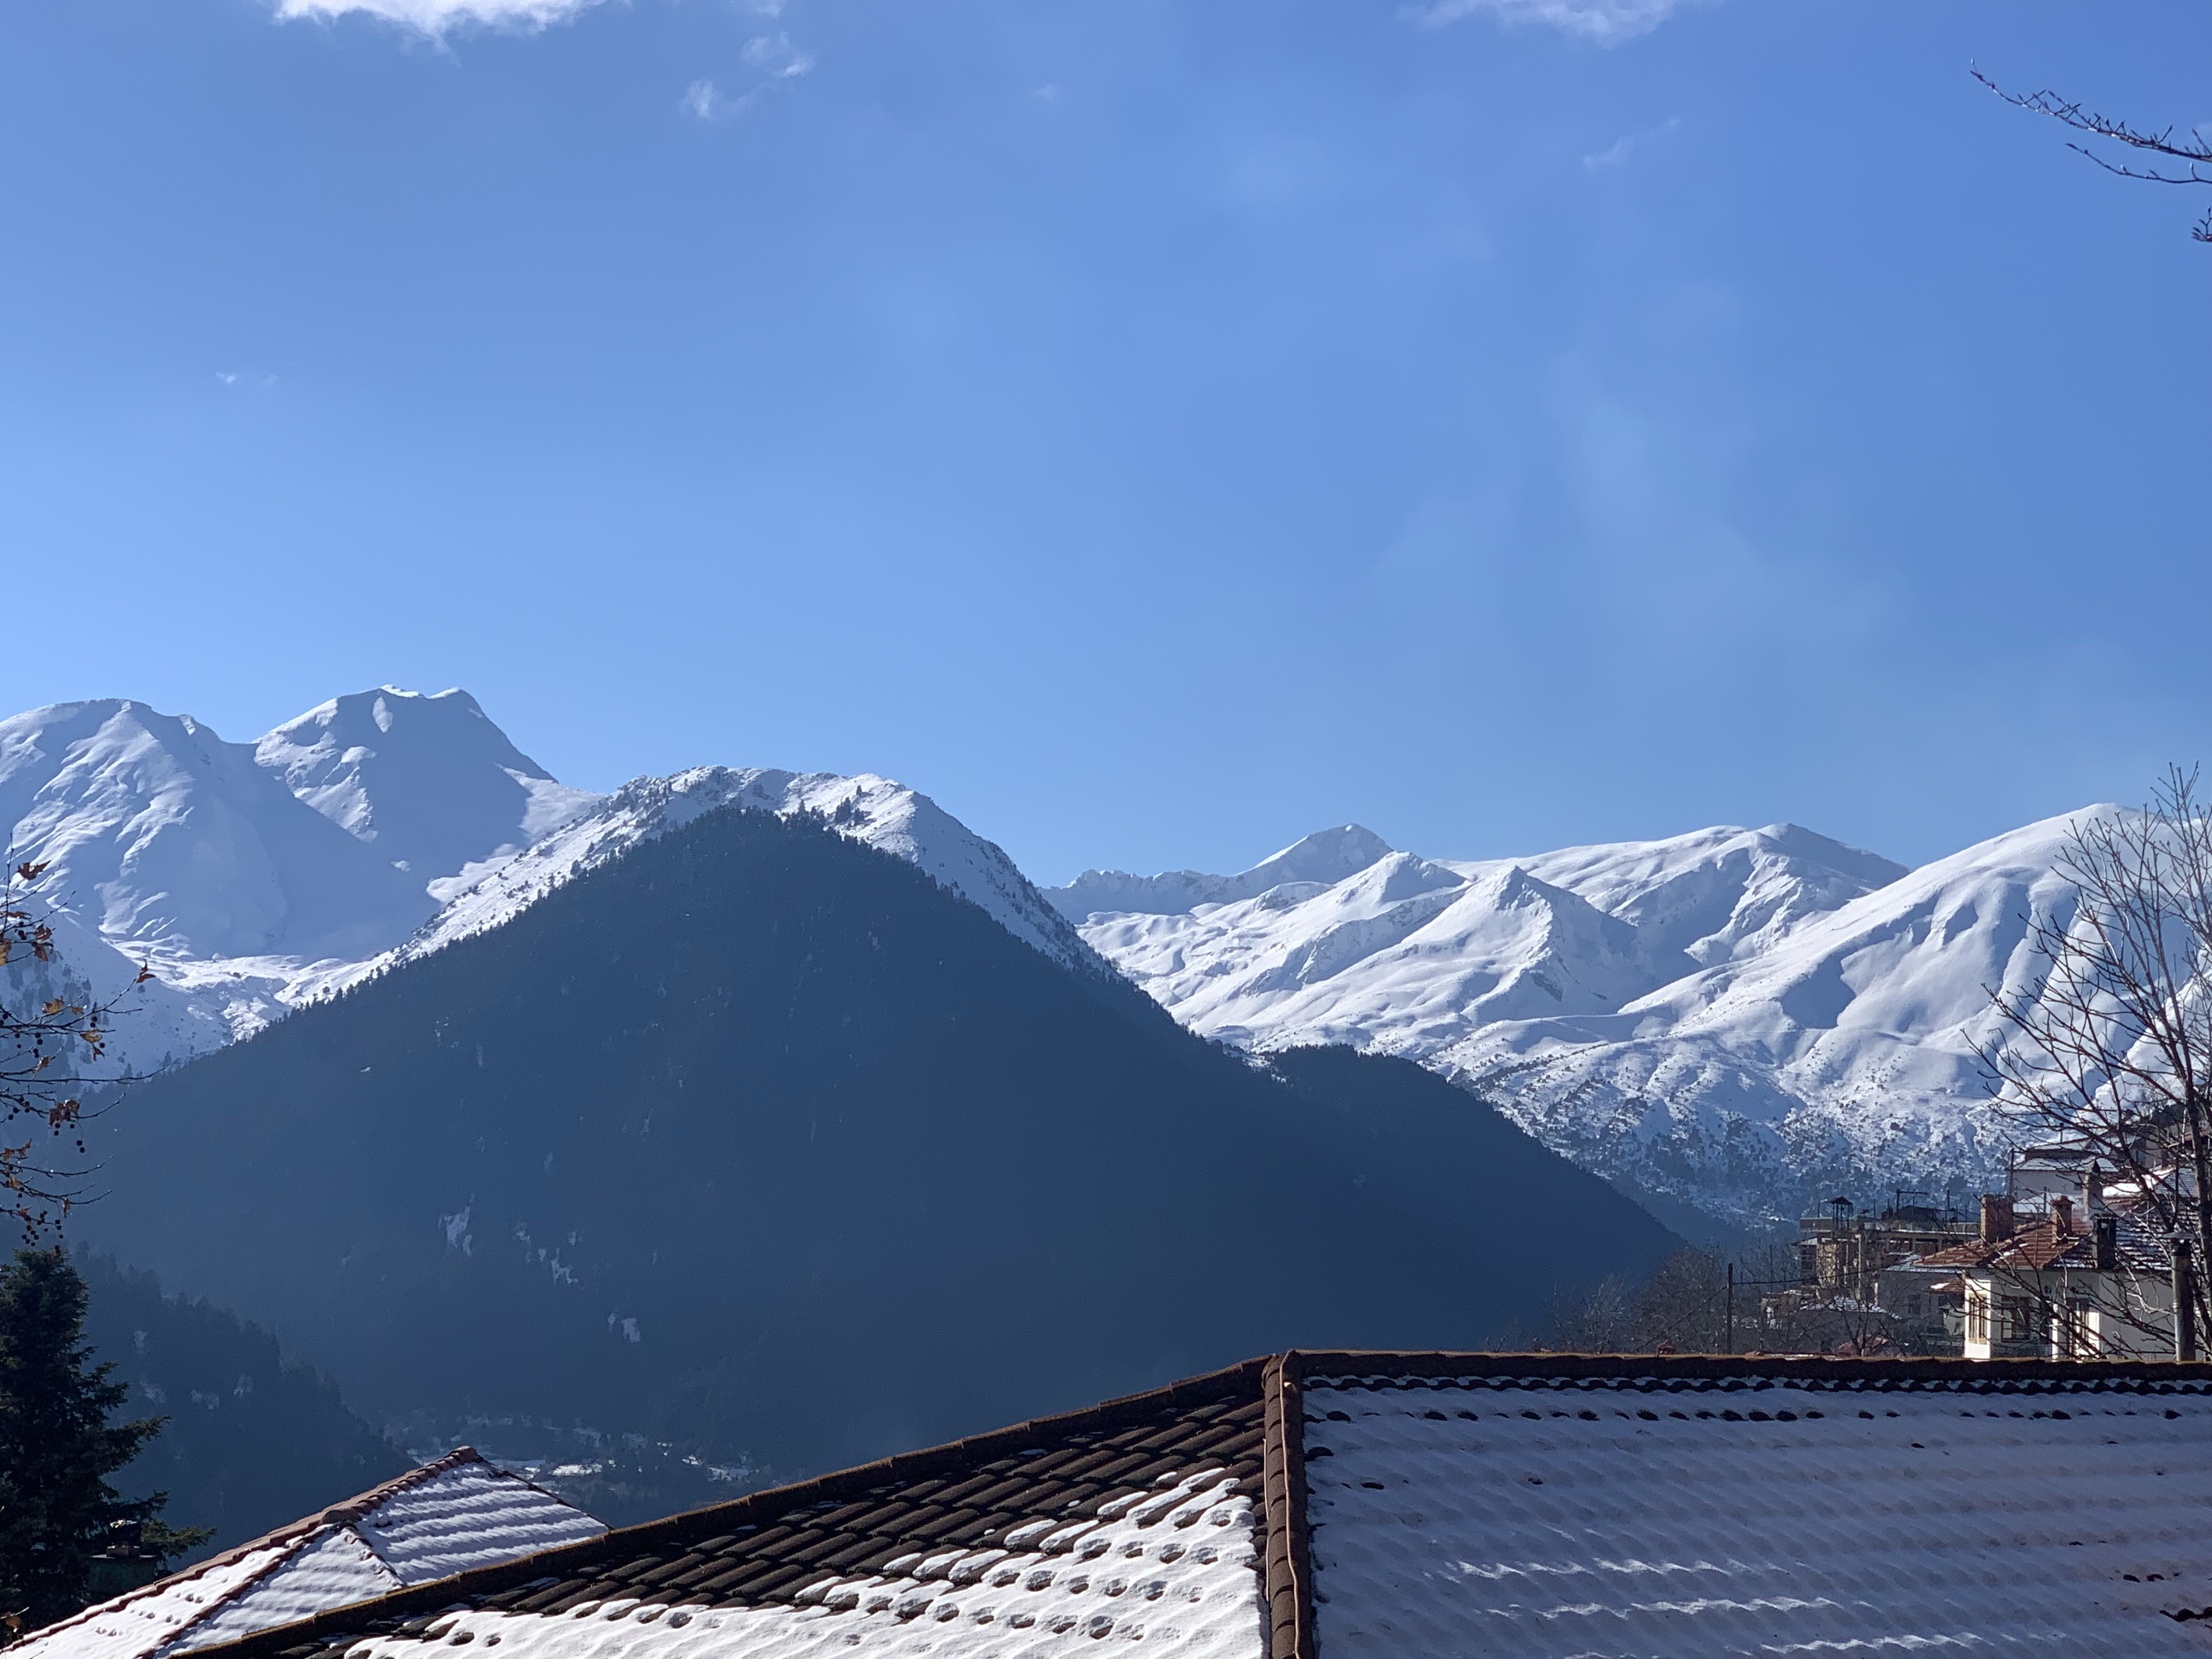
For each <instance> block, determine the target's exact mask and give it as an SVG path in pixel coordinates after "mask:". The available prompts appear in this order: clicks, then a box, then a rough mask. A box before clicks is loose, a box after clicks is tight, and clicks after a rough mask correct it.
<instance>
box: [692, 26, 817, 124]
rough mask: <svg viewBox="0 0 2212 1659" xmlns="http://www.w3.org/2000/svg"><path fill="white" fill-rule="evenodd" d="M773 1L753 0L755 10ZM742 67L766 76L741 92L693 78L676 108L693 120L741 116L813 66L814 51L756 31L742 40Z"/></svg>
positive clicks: (776, 35) (785, 38)
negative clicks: (746, 39) (753, 34)
mask: <svg viewBox="0 0 2212 1659" xmlns="http://www.w3.org/2000/svg"><path fill="white" fill-rule="evenodd" d="M770 3H774V0H754V9H756V10H761V9H766V6H767V5H769V4H770ZM741 56H743V58H744V61H745V66H746V67H747V68H748V69H750V70H752V71H753V73H754V74H756V75H761V76H766V77H767V78H766V79H765V80H761V81H757V82H754V84H753V85H752V86H751V87H750V88H747V89H746V90H744V92H737V93H732V92H725V91H724V90H723V89H722V88H721V87H720V84H719V83H718V82H714V81H711V80H704V79H702V80H697V81H694V82H692V83H691V84H690V86H688V87H686V88H684V96H683V97H681V98H679V99H678V100H677V107H678V108H679V109H681V110H682V111H683V112H684V113H685V114H686V115H689V116H690V117H691V118H693V119H694V120H699V121H728V120H732V119H734V118H736V117H738V116H740V115H743V114H744V112H746V111H747V110H749V109H750V108H751V107H752V106H754V105H755V104H756V103H757V102H759V101H760V100H761V99H762V98H763V97H765V96H767V95H768V94H769V93H772V92H774V91H775V89H776V88H778V87H781V86H787V85H789V84H790V83H791V82H793V81H796V80H798V79H799V76H803V75H805V74H807V73H809V72H810V71H811V70H812V69H813V68H814V54H813V53H811V52H808V51H806V50H805V48H803V47H800V46H793V44H792V43H791V37H790V36H789V35H787V34H758V35H755V36H754V37H753V38H752V39H751V40H748V41H746V42H745V49H744V52H743V53H742V54H741Z"/></svg>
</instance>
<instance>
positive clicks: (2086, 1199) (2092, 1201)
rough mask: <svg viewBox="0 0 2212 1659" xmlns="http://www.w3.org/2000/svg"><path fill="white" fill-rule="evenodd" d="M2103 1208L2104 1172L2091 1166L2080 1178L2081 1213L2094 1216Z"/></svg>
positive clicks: (2096, 1166)
mask: <svg viewBox="0 0 2212 1659" xmlns="http://www.w3.org/2000/svg"><path fill="white" fill-rule="evenodd" d="M2104 1207H2105V1171H2104V1167H2103V1166H2102V1165H2101V1164H2091V1165H2090V1166H2089V1167H2088V1169H2087V1170H2085V1171H2084V1172H2083V1173H2082V1176H2081V1213H2082V1214H2083V1215H2094V1214H2096V1213H2097V1212H2098V1211H2100V1210H2101V1209H2103V1208H2104Z"/></svg>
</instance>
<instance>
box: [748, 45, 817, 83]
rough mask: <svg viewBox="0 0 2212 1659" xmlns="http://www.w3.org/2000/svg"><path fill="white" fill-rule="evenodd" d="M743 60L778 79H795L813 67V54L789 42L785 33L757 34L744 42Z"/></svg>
mask: <svg viewBox="0 0 2212 1659" xmlns="http://www.w3.org/2000/svg"><path fill="white" fill-rule="evenodd" d="M744 56H745V62H747V63H748V64H751V65H752V66H753V67H754V68H755V69H757V70H767V71H768V73H769V74H770V75H773V76H775V78H776V79H777V80H779V81H795V80H797V79H798V78H799V76H802V75H804V74H805V73H806V72H807V71H808V70H811V69H812V68H813V67H814V54H813V53H811V52H807V51H805V49H803V48H801V47H799V46H793V45H792V44H791V37H790V36H789V35H787V34H773V35H771V34H757V35H755V36H754V37H753V38H752V39H751V40H748V41H746V42H745V54H744Z"/></svg>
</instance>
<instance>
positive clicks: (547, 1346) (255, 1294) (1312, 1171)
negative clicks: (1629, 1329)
mask: <svg viewBox="0 0 2212 1659" xmlns="http://www.w3.org/2000/svg"><path fill="white" fill-rule="evenodd" d="M1416 1079H1423V1080H1421V1081H1419V1082H1418V1083H1417V1081H1416ZM1431 1084H1434V1086H1433V1087H1431V1086H1430V1085H1431ZM103 1127H104V1140H105V1147H106V1154H107V1157H108V1160H109V1161H108V1164H107V1166H106V1176H107V1178H108V1179H109V1181H110V1182H111V1184H112V1193H111V1194H110V1195H109V1196H108V1197H107V1198H106V1200H104V1201H102V1202H100V1203H98V1204H95V1205H94V1206H90V1207H89V1208H88V1210H86V1211H84V1212H81V1213H82V1223H81V1225H82V1231H84V1232H85V1233H86V1235H87V1236H88V1237H93V1238H94V1239H95V1240H96V1241H97V1242H99V1243H101V1244H102V1245H103V1246H105V1247H106V1248H109V1249H114V1250H115V1251H116V1252H117V1253H118V1255H122V1256H124V1257H125V1259H129V1260H136V1261H146V1262H150V1263H154V1264H156V1265H158V1266H159V1267H160V1268H161V1272H162V1273H164V1275H165V1276H167V1278H169V1279H171V1280H172V1281H173V1282H174V1283H177V1284H179V1285H185V1286H188V1287H189V1288H191V1290H193V1291H196V1292H198V1293H202V1294H206V1295H211V1296H214V1297H217V1298H218V1299H220V1300H222V1302H224V1303H226V1304H229V1305H231V1306H234V1307H237V1308H239V1309H240V1310H244V1311H245V1312H246V1313H248V1314H250V1315H251V1316H252V1317H254V1318H256V1319H258V1320H260V1321H263V1322H266V1323H267V1324H269V1325H270V1327H271V1328H273V1329H275V1330H276V1332H277V1333H278V1334H279V1335H280V1336H281V1337H282V1338H283V1340H284V1343H285V1345H286V1346H287V1348H288V1349H289V1350H290V1351H292V1352H297V1353H299V1354H300V1355H301V1356H302V1357H304V1358H308V1359H311V1360H312V1361H313V1362H314V1363H315V1364H319V1365H321V1366H323V1367H325V1368H326V1369H328V1370H330V1371H331V1373H332V1374H334V1375H335V1376H337V1377H338V1378H340V1379H341V1380H342V1382H343V1384H344V1386H345V1389H346V1390H347V1394H348V1396H349V1399H351V1400H353V1401H356V1404H357V1405H359V1406H360V1407H362V1409H364V1410H368V1411H370V1412H371V1413H382V1414H383V1415H384V1417H385V1419H386V1420H397V1419H410V1418H411V1419H413V1420H415V1421H417V1422H419V1423H431V1422H435V1424H438V1425H444V1427H443V1428H441V1432H448V1431H450V1432H449V1437H459V1435H460V1433H461V1432H462V1431H463V1430H464V1429H465V1427H466V1425H467V1424H468V1423H469V1422H470V1421H471V1420H474V1421H476V1422H477V1423H488V1422H497V1421H505V1422H508V1423H510V1424H526V1423H532V1424H536V1425H540V1426H541V1427H543V1428H547V1429H555V1428H557V1429H558V1430H560V1431H562V1433H564V1434H568V1435H572V1436H573V1435H574V1434H577V1433H586V1434H589V1435H592V1436H606V1437H611V1438H609V1439H607V1440H606V1441H605V1443H606V1444H608V1445H610V1446H612V1447H616V1448H617V1449H618V1448H619V1447H620V1446H622V1445H623V1444H624V1443H625V1442H624V1440H623V1437H625V1436H627V1437H630V1438H629V1440H628V1442H626V1443H628V1444H629V1445H630V1446H632V1447H633V1448H639V1447H642V1448H647V1449H652V1450H654V1451H655V1452H657V1453H659V1454H669V1455H676V1456H678V1457H679V1458H688V1459H690V1460H693V1461H692V1462H691V1463H690V1467H692V1468H709V1467H712V1466H716V1465H719V1466H720V1467H721V1468H722V1469H723V1471H724V1472H726V1474H727V1475H728V1476H729V1477H730V1478H732V1479H746V1478H753V1477H757V1476H758V1475H760V1474H763V1473H765V1472H769V1471H773V1472H775V1473H777V1474H791V1473H795V1472H798V1471H803V1470H809V1469H820V1468H833V1467H836V1466H839V1465H842V1464H846V1463H851V1462H859V1461H861V1460H863V1459H866V1458H869V1457H873V1456H876V1455H882V1454H884V1453H887V1452H890V1451H891V1450H894V1449H900V1448H903V1447H909V1446H915V1445H920V1444H925V1443H931V1442H934V1441H939V1440H945V1439H949V1438H951V1437H957V1436H959V1435H962V1434H965V1433H968V1432H971V1431H976V1430H980V1429H983V1428H987V1427H989V1426H992V1425H997V1424H1002V1423H1007V1422H1012V1421H1016V1420H1018V1419H1023V1418H1025V1417H1030V1416H1034V1415H1036V1414H1038V1413H1045V1412H1050V1411H1055V1410H1059V1409H1060V1408H1063V1407H1073V1406H1076V1405H1079V1404H1082V1403H1085V1402H1087V1401H1095V1400H1098V1399H1102V1398H1104V1397H1107V1396H1109V1395H1118V1394H1121V1393H1126V1392H1128V1391H1130V1390H1133V1389H1141V1388H1144V1387H1146V1386H1148V1385H1151V1384H1153V1383H1161V1382H1164V1381H1167V1380H1169V1379H1171V1378H1173V1377H1176V1376H1185V1375H1188V1374H1191V1373H1194V1372H1197V1371H1201V1370H1206V1369H1208V1368H1209V1367H1212V1366H1216V1365H1218V1364H1224V1363H1225V1362H1227V1361H1230V1360H1232V1359H1235V1358H1237V1357H1239V1356H1242V1355H1248V1354H1252V1353H1256V1352H1262V1351H1265V1350H1271V1349H1280V1348H1283V1347H1285V1346H1291V1345H1293V1344H1297V1345H1303V1346H1310V1347H1391V1348H1421V1347H1429V1346H1437V1347H1465V1346H1475V1345H1479V1344H1480V1342H1481V1341H1482V1340H1483V1339H1484V1338H1485V1337H1486V1335H1488V1334H1491V1333H1492V1332H1494V1331H1496V1330H1498V1328H1501V1327H1503V1326H1504V1325H1505V1324H1506V1323H1507V1322H1510V1321H1515V1320H1517V1321H1519V1322H1522V1324H1524V1325H1532V1324H1534V1322H1535V1321H1536V1319H1537V1317H1538V1316H1539V1315H1540V1314H1541V1310H1542V1308H1543V1306H1544V1304H1545V1302H1546V1299H1547V1297H1548V1296H1549V1295H1550V1294H1551V1292H1552V1291H1553V1290H1554V1288H1555V1287H1556V1286H1558V1285H1563V1284H1578V1283H1588V1282H1590V1281H1594V1280H1595V1279H1599V1278H1600V1277H1601V1276H1603V1275H1605V1274H1607V1273H1629V1274H1636V1273H1641V1272H1643V1271H1644V1270H1646V1269H1648V1268H1649V1267H1650V1266H1651V1265H1652V1264H1654V1263H1656V1261H1658V1260H1659V1259H1660V1258H1661V1257H1662V1255H1665V1254H1666V1253H1667V1251H1668V1248H1669V1246H1670V1244H1671V1243H1672V1242H1673V1241H1672V1238H1671V1236H1670V1235H1669V1234H1668V1232H1667V1231H1666V1230H1665V1229H1663V1228H1662V1226H1660V1225H1659V1224H1658V1223H1656V1221H1654V1220H1653V1219H1652V1218H1650V1216H1649V1215H1648V1214H1647V1213H1645V1212H1644V1211H1642V1210H1641V1209H1639V1208H1638V1207H1637V1206H1634V1205H1633V1204H1632V1203H1631V1202H1629V1201H1628V1200H1626V1199H1624V1198H1622V1197H1621V1196H1620V1194H1616V1193H1615V1192H1613V1190H1612V1189H1611V1188H1608V1187H1607V1186H1606V1185H1605V1184H1604V1183H1603V1182H1600V1181H1598V1180H1597V1179H1595V1177H1593V1176H1589V1175H1586V1174H1584V1173H1583V1172H1582V1171H1580V1170H1577V1169H1575V1168H1574V1167H1573V1166H1571V1165H1570V1164H1567V1163H1565V1161H1564V1160H1562V1159H1560V1158H1558V1157H1556V1156H1555V1155H1553V1153H1551V1152H1547V1151H1546V1150H1545V1149H1544V1148H1542V1147H1541V1146H1538V1145H1537V1144H1536V1143H1535V1142H1534V1141H1533V1140H1531V1139H1528V1137H1527V1136H1525V1135H1522V1134H1521V1133H1519V1132H1518V1131H1517V1130H1515V1129H1513V1128H1511V1127H1510V1126H1509V1125H1507V1124H1506V1123H1505V1122H1504V1120H1502V1119H1501V1118H1499V1117H1498V1115H1497V1114H1495V1113H1494V1112H1492V1110H1490V1109H1488V1108H1487V1107H1485V1106H1483V1105H1482V1104H1481V1103H1479V1102H1476V1101H1474V1100H1473V1099H1471V1098H1470V1097H1468V1096H1466V1095H1464V1094H1461V1093H1460V1092H1458V1091H1455V1090H1452V1089H1450V1088H1449V1086H1448V1085H1443V1084H1441V1083H1434V1080H1433V1079H1425V1074H1422V1073H1418V1072H1417V1071H1416V1070H1415V1068H1413V1067H1411V1066H1403V1065H1400V1064H1398V1063H1395V1062H1390V1061H1375V1060H1362V1059H1359V1058H1358V1057H1356V1056H1351V1055H1348V1054H1344V1055H1322V1056H1311V1055H1307V1056H1299V1055H1291V1056H1286V1057H1285V1058H1284V1059H1283V1060H1280V1061H1279V1062H1277V1069H1275V1070H1273V1071H1271V1070H1269V1069H1267V1068H1266V1067H1263V1066H1257V1065H1255V1064H1254V1063H1252V1062H1251V1061H1249V1060H1247V1059H1246V1058H1244V1057H1243V1056H1241V1055H1238V1054H1234V1053H1231V1052H1229V1051H1226V1050H1224V1049H1222V1048H1218V1047H1216V1046H1214V1045H1212V1044H1210V1043H1207V1042H1204V1041H1202V1040H1200V1039H1199V1038H1196V1037H1194V1036H1190V1035H1189V1034H1188V1033H1187V1032H1186V1031H1184V1030H1182V1028H1180V1027H1179V1026H1177V1025H1176V1024H1175V1022H1174V1021H1173V1020H1172V1019H1171V1018H1169V1016H1168V1015H1167V1014H1165V1013H1164V1012H1162V1011H1161V1010H1160V1009H1159V1008H1158V1006H1155V1005H1154V1004H1153V1003H1152V1001H1151V1000H1149V999H1147V998H1146V997H1145V996H1144V995H1143V994H1142V993H1140V992H1139V991H1138V990H1136V989H1135V988H1134V987H1132V986H1130V985H1129V984H1127V982H1126V981H1122V980H1121V979H1119V978H1117V977H1115V976H1112V975H1108V974H1105V973H1103V972H1098V973H1085V972H1083V971H1079V970H1075V969H1066V968H1063V967H1061V966H1060V965H1059V964H1057V963H1054V962H1053V961H1051V960H1049V959H1048V958H1047V957H1044V956H1042V955H1041V954H1040V953H1038V952H1037V951H1034V950H1032V949H1030V947H1029V946H1027V945H1024V944H1022V943H1020V942H1019V941H1018V940H1016V939H1013V938H1012V937H1011V936H1009V935H1008V934H1007V933H1006V932H1005V931H1004V930H1003V929H1002V928H1000V927H999V926H998V925H997V924H996V923H995V922H994V921H992V920H991V919H990V918H989V917H988V916H987V915H985V914H984V913H983V912H982V911H981V910H979V909H977V908H975V907H974V906H972V905H969V904H968V903H965V902H963V901H962V900H960V899H959V898H958V897H957V896H955V895H953V894H952V893H950V892H948V891H946V890H943V889H941V888H939V887H938V886H937V885H936V884H934V883H933V882H932V881H931V880H930V879H929V878H927V876H925V875H923V874H921V872H918V871H916V870H915V869H914V868H913V867H912V866H909V865H908V864H906V863H904V862H902V861H901V860H898V859H896V858H894V857H891V856H890V855H888V854H882V853H878V852H876V851H873V850H872V849H870V848H864V847H860V846H858V845H855V844H854V843H852V842H848V841H845V840H843V839H842V838H840V837H839V836H836V835H835V834H834V833H831V832H830V831H829V829H826V828H824V827H823V826H822V825H820V824H818V823H810V822H805V821H795V820H790V819H784V818H779V817H772V816H769V815H766V814H761V813H754V812H739V811H720V812H717V813H714V814H710V815H709V816H708V817H705V818H702V820H700V821H699V822H698V823H695V824H693V825H691V826H690V827H689V828H688V829H684V830H681V831H678V832H676V833H674V834H671V835H669V836H664V837H662V838H660V839H659V840H657V841H653V842H647V843H646V844H644V845H642V846H641V847H639V848H635V849H634V850H633V851H631V852H629V854H626V855H624V856H623V858H621V859H619V860H616V861H614V862H612V863H611V864H609V865H607V866H604V867H602V868H600V869H599V870H597V871H595V872H592V873H591V874H589V875H587V876H586V877H584V878H580V879H579V880H577V881H575V882H574V883H572V884H569V885H568V886H567V887H564V888H562V889H561V890H558V891H556V892H555V893H553V894H552V895H550V896H548V897H546V898H545V899H544V900H542V901H541V902H538V903H537V904H535V905H533V906H532V907H531V908H529V909H528V910H526V911H525V912H523V913H522V914H521V915H520V916H518V917H517V918H516V919H515V920H514V921H511V922H510V923H508V924H507V926H505V927H501V928H499V929H498V930H496V931H495V932H492V933H486V934H483V935H480V936H478V937H477V938H474V939H468V940H465V941H464V942H462V943H460V944H458V945H453V946H451V947H449V948H447V949H446V950H444V951H440V952H438V953H436V954H435V955H433V956H430V957H426V958H423V959H422V960H420V961H417V962H414V963H409V964H407V965H406V966H404V967H402V968H400V969H396V970H394V971H392V972H391V973H389V974H387V975H384V976H383V977H381V978H380V979H377V980H374V981H370V982H368V984H365V985H363V986H361V987H356V989H354V990H353V991H351V992H349V994H346V995H344V996H343V997H342V998H339V999H337V1000H333V1001H331V1002H329V1003H325V1004H322V1005H319V1006H313V1007H311V1008H308V1009H306V1010H304V1011H302V1012H300V1013H298V1014H295V1015H294V1016H292V1017H291V1018H289V1019H286V1020H284V1021H283V1023H281V1024H277V1025H276V1026H274V1027H272V1028H270V1030H266V1031H264V1032H263V1033H262V1034H261V1035H259V1036H256V1037H254V1038H252V1040H251V1041H248V1042H242V1043H239V1044H237V1045H235V1046H234V1047H232V1048H227V1049H224V1050H222V1051H221V1052H219V1053H217V1054H212V1055H210V1056H208V1057H207V1058H205V1059H203V1060H197V1061H195V1062H193V1063H192V1064H191V1065H189V1066H185V1067H183V1068H182V1069H180V1070H179V1071H177V1072H174V1073H169V1074H167V1075H165V1076H162V1077H160V1078H158V1079H154V1080H153V1081H151V1082H149V1083H147V1084H145V1085H142V1086H141V1087H139V1088H137V1089H136V1090H134V1091H132V1092H131V1095H130V1096H129V1097H128V1098H127V1099H126V1100H125V1103H123V1105H122V1106H121V1107H120V1108H119V1109H117V1110H116V1111H115V1112H113V1113H112V1114H111V1115H109V1116H108V1117H107V1118H106V1120H105V1121H104V1126H103ZM456 1425H458V1426H456ZM479 1443H482V1442H481V1441H480V1442H479ZM487 1449H488V1450H491V1451H497V1449H498V1448H497V1447H496V1446H490V1447H488V1448H487ZM625 1507H629V1506H627V1505H626V1506H625Z"/></svg>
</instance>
